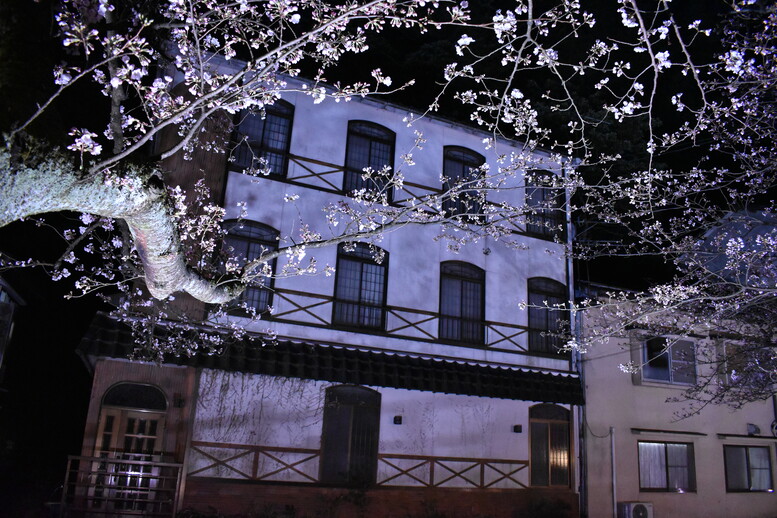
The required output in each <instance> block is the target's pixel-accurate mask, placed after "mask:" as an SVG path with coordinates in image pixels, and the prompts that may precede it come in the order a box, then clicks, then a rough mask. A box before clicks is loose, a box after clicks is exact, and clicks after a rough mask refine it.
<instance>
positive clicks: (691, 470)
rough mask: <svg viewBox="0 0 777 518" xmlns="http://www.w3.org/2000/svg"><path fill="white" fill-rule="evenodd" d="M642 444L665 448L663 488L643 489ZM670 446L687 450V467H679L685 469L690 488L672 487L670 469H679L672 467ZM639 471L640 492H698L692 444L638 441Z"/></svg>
mask: <svg viewBox="0 0 777 518" xmlns="http://www.w3.org/2000/svg"><path fill="white" fill-rule="evenodd" d="M642 444H660V445H662V446H663V454H664V458H663V468H664V480H665V485H664V486H663V487H643V485H642V484H643V478H644V477H643V470H642V450H641V448H640V445H642ZM668 446H684V447H685V448H686V465H685V466H679V467H681V468H684V469H685V470H686V471H687V473H686V476H687V478H688V486H689V487H677V488H675V487H670V486H669V483H670V468H678V466H670V464H669V448H668ZM637 469H638V472H639V490H640V492H650V493H695V492H696V487H697V484H696V454H695V451H694V445H693V443H692V442H675V441H651V440H648V441H637Z"/></svg>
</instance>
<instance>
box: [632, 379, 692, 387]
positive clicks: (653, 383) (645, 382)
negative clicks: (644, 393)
mask: <svg viewBox="0 0 777 518" xmlns="http://www.w3.org/2000/svg"><path fill="white" fill-rule="evenodd" d="M638 385H641V386H643V387H658V388H666V389H674V390H688V389H689V388H691V387H693V386H694V383H677V382H674V381H663V380H651V379H645V378H640V382H639V383H638Z"/></svg>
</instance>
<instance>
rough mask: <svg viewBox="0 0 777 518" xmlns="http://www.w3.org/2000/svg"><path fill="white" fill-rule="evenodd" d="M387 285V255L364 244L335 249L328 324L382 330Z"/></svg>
mask: <svg viewBox="0 0 777 518" xmlns="http://www.w3.org/2000/svg"><path fill="white" fill-rule="evenodd" d="M387 283H388V253H387V252H385V251H384V250H381V249H380V248H377V247H371V246H369V245H367V244H364V243H341V244H340V245H339V246H338V247H337V270H336V274H335V301H334V310H333V315H332V323H333V324H335V325H343V326H350V327H359V328H368V329H383V327H384V321H385V312H386V310H385V308H386V286H387Z"/></svg>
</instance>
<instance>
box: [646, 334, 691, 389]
mask: <svg viewBox="0 0 777 518" xmlns="http://www.w3.org/2000/svg"><path fill="white" fill-rule="evenodd" d="M643 351H644V356H643V362H644V363H643V366H642V377H643V378H644V379H646V380H651V381H665V382H668V383H678V384H687V385H692V384H694V383H696V353H695V348H694V345H693V342H689V341H686V340H675V339H672V338H669V339H667V338H665V337H662V336H657V337H653V338H650V339H648V340H645V344H644V348H643Z"/></svg>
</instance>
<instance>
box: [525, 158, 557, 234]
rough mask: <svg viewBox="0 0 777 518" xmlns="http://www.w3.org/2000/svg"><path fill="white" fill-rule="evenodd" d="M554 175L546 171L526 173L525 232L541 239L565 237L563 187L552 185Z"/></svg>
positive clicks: (554, 178) (554, 179)
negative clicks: (526, 211) (526, 212)
mask: <svg viewBox="0 0 777 518" xmlns="http://www.w3.org/2000/svg"><path fill="white" fill-rule="evenodd" d="M555 181H556V176H555V175H554V174H553V173H549V172H547V171H534V172H532V173H530V174H527V175H526V208H527V210H528V214H527V216H526V232H527V233H529V234H531V235H533V236H535V237H539V238H541V239H561V240H563V239H565V238H566V217H565V212H564V205H565V200H564V189H561V188H558V187H553V183H554V182H555Z"/></svg>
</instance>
